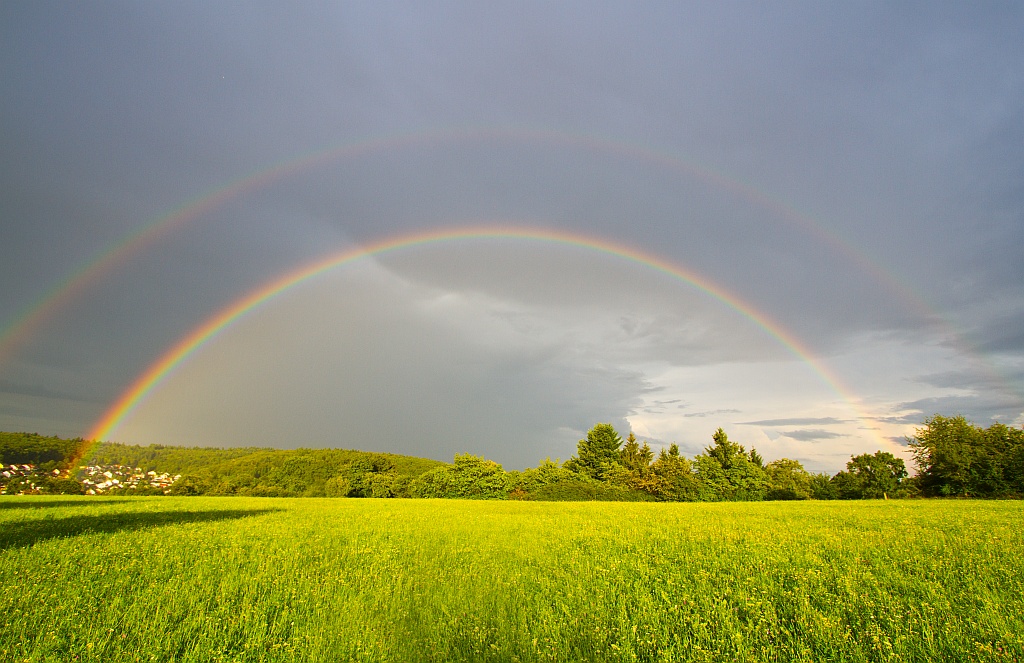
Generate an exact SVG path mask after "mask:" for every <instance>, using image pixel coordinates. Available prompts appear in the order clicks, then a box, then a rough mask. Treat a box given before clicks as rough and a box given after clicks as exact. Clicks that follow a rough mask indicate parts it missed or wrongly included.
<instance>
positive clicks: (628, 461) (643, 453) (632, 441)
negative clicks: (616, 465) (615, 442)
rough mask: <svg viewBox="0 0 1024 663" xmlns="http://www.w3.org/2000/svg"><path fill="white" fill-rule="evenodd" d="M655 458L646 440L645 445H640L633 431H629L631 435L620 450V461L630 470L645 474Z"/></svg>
mask: <svg viewBox="0 0 1024 663" xmlns="http://www.w3.org/2000/svg"><path fill="white" fill-rule="evenodd" d="M653 460H654V452H653V451H651V448H650V447H649V446H648V445H647V443H646V442H644V444H643V446H640V445H639V444H637V442H636V436H635V435H633V431H630V432H629V437H627V438H626V443H625V444H624V445H623V446H622V450H621V451H620V452H619V462H620V463H621V464H622V466H623V467H625V468H626V469H627V470H629V471H630V472H637V473H639V474H640V475H643V474H644V473H646V472H647V470H648V468H649V467H650V465H651V461H653Z"/></svg>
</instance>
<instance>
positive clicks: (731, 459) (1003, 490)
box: [0, 415, 1024, 502]
mask: <svg viewBox="0 0 1024 663" xmlns="http://www.w3.org/2000/svg"><path fill="white" fill-rule="evenodd" d="M907 441H908V445H909V449H910V451H911V454H912V456H913V459H914V464H915V466H916V469H917V474H916V476H913V477H911V476H909V474H908V471H907V468H906V466H905V464H904V461H903V460H902V459H901V458H898V457H897V456H895V455H893V454H891V453H889V452H885V451H877V452H875V453H873V454H867V453H865V454H860V455H855V456H852V457H851V458H850V460H849V462H847V464H846V469H845V470H843V471H840V472H838V473H836V474H835V475H829V474H827V473H817V474H815V473H811V472H808V471H807V470H806V469H804V467H803V465H802V464H801V463H800V462H799V461H797V460H792V459H788V458H780V459H778V460H773V461H771V462H767V463H766V462H765V461H764V459H763V458H762V457H761V455H760V454H759V453H758V452H757V450H756V449H753V448H751V449H750V451H747V450H746V448H745V447H744V446H743V445H742V444H739V443H737V442H735V441H733V440H730V439H729V436H728V435H727V434H726V433H725V431H724V430H722V429H721V428H719V429H718V430H717V431H715V433H714V434H713V435H712V438H711V444H710V445H708V446H707V447H705V448H704V450H703V452H701V453H699V454H697V455H696V456H695V457H694V458H693V459H692V460H691V459H688V458H686V457H685V456H684V455H682V454H681V453H680V451H679V447H678V445H676V444H671V445H669V446H668V447H667V448H663V449H661V450H660V451H659V452H658V453H657V454H655V453H654V451H653V450H652V449H651V448H650V445H649V444H648V443H647V442H643V443H641V442H639V441H638V440H637V439H636V437H635V436H634V435H633V434H632V433H630V434H629V435H628V436H627V437H626V439H625V440H623V439H622V437H621V436H620V435H619V433H618V432H617V431H616V430H615V428H614V427H613V426H612V425H611V424H606V423H601V424H597V425H595V426H594V427H593V428H591V429H590V431H588V433H587V435H586V437H585V438H584V439H582V440H580V441H579V442H578V443H577V449H576V454H575V455H574V456H573V457H572V458H570V459H569V460H567V461H566V462H564V463H561V462H559V461H557V460H556V461H552V460H550V459H545V460H544V461H543V462H541V463H540V464H539V465H538V466H537V467H534V468H529V469H526V470H513V471H506V470H504V469H503V468H502V466H501V465H500V464H498V463H496V462H494V461H492V460H488V459H486V458H483V457H481V456H475V455H472V454H456V455H455V458H454V461H453V462H452V463H450V464H446V463H441V462H439V461H434V460H429V459H424V458H416V457H412V456H400V455H396V454H380V453H371V452H363V451H350V450H343V449H293V450H282V449H258V448H246V449H237V448H236V449H215V448H207V447H195V448H193V447H168V446H162V445H151V446H148V447H140V446H129V445H121V444H112V443H104V444H101V445H97V446H96V448H95V449H94V450H93V451H92V452H91V453H90V455H89V461H88V462H89V463H90V464H101V465H102V464H108V465H123V466H128V467H140V468H142V469H143V470H150V469H152V470H157V471H162V472H170V473H173V474H181V475H182V476H181V478H180V479H179V480H178V481H176V482H175V483H174V485H173V486H171V487H170V488H169V489H168V490H169V493H170V494H177V495H251V496H281V497H288V496H295V497H301V496H305V497H422V498H464V499H525V500H616V501H706V502H710V501H759V500H805V499H818V500H830V499H881V498H906V497H1004V498H1008V497H1017V498H1019V497H1022V496H1024V430H1022V429H1018V428H1012V427H1009V426H1005V425H1003V424H998V423H996V424H993V425H992V426H990V427H989V428H985V429H983V428H981V427H978V426H976V425H974V424H972V423H970V422H969V421H967V420H966V419H964V417H962V416H956V417H943V416H941V415H935V416H933V417H930V418H928V419H926V420H925V421H924V423H923V425H922V426H921V427H920V428H918V429H917V430H916V432H915V435H914V436H912V437H909V438H907ZM85 444H86V442H85V441H83V440H81V439H76V440H62V439H60V438H53V437H43V436H39V435H36V434H25V433H0V462H2V463H3V464H4V465H9V464H12V463H35V464H36V465H37V467H38V468H39V470H40V481H39V482H34V481H32V482H30V481H27V480H25V477H24V476H22V477H21V478H20V479H19V481H22V483H23V484H24V485H30V484H31V485H32V486H34V490H35V491H36V492H42V493H46V492H53V493H56V492H75V490H73V489H74V488H76V487H75V486H72V483H73V482H70V478H71V477H73V476H74V469H75V468H70V467H64V466H63V465H62V463H64V464H66V463H67V462H68V461H70V460H71V459H72V458H74V457H76V454H77V453H78V451H79V450H80V449H81V448H83V446H82V445H85ZM54 469H62V476H60V477H57V476H49V473H50V472H51V471H52V470H54ZM44 475H46V476H44ZM12 479H13V477H12ZM10 480H11V479H9V481H10ZM2 481H3V479H2V478H0V482H2Z"/></svg>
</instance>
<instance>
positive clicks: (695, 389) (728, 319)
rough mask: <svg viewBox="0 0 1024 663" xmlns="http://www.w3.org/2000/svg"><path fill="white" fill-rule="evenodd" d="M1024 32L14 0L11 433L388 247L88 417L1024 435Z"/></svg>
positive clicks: (466, 446) (497, 450)
mask: <svg viewBox="0 0 1024 663" xmlns="http://www.w3.org/2000/svg"><path fill="white" fill-rule="evenodd" d="M1021 34H1024V8H1022V6H1021V5H1020V4H1019V3H990V4H985V5H982V6H978V5H975V4H970V5H968V4H967V3H960V4H958V5H954V6H949V5H947V4H946V3H937V2H924V3H847V4H838V3H824V4H823V3H818V2H807V3H788V2H787V3H770V5H766V4H764V3H732V2H725V3H723V2H709V3H685V4H684V3H657V4H656V3H648V4H637V3H620V4H609V3H595V2H586V3H578V4H574V3H558V4H552V3H538V4H529V3H522V2H516V3H507V4H501V3H485V4H481V3H469V2H467V3H443V4H438V3H410V4H395V3H384V2H368V3H325V4H324V5H315V4H303V5H299V4H296V3H285V4H282V3H265V4H262V5H260V4H254V3H208V2H195V3H188V2H173V3H172V2H146V3H139V2H130V3H124V4H119V3H114V2H92V3H47V2H7V3H3V5H2V6H0V35H2V36H0V122H2V126H3V128H4V130H3V131H2V132H0V283H2V284H3V287H2V288H0V430H13V431H35V432H39V433H43V434H57V435H62V436H75V435H86V434H88V433H89V432H90V431H94V430H96V425H97V422H99V421H101V419H102V418H103V416H104V414H105V413H107V412H108V411H109V410H110V409H111V408H112V407H113V406H114V404H115V403H116V402H117V401H118V398H119V397H120V396H121V395H122V394H124V393H125V392H126V391H127V390H129V389H130V388H131V387H132V385H133V384H135V383H136V382H137V380H138V379H139V377H140V376H141V375H143V374H144V373H145V372H146V371H147V369H149V368H150V367H151V366H152V365H153V364H154V363H155V362H157V361H158V360H160V359H161V357H164V356H165V355H166V354H167V353H168V352H169V351H170V350H171V349H172V348H173V347H174V346H175V345H176V344H177V343H179V342H180V341H182V339H185V338H187V337H188V336H189V334H191V333H192V332H193V331H194V330H196V329H197V328H199V327H201V326H202V325H203V324H204V323H205V322H206V321H208V320H210V319H211V318H212V317H213V316H216V315H217V314H218V313H219V312H222V311H224V310H226V309H227V308H228V307H230V306H231V305H232V304H234V303H235V302H237V301H239V300H241V299H242V298H244V297H246V296H247V295H250V294H251V293H255V292H259V291H260V290H261V289H262V288H265V286H266V285H267V284H269V283H272V282H274V281H275V280H276V279H279V278H281V277H282V276H283V275H286V274H289V273H294V272H295V271H296V270H301V269H302V268H303V267H304V266H307V265H311V264H315V263H316V262H317V261H320V260H324V259H327V258H329V257H331V256H335V255H346V252H350V253H351V252H353V251H354V252H358V251H360V249H363V248H368V249H373V248H374V247H381V246H386V245H390V246H393V247H394V248H393V249H392V250H388V251H372V250H371V251H370V252H369V253H368V254H367V255H364V256H363V257H360V258H358V259H355V260H351V261H347V262H344V263H342V264H340V265H339V266H337V267H335V268H333V269H328V270H325V271H323V272H322V273H320V274H318V275H316V276H313V277H310V278H308V279H305V280H303V281H302V282H301V283H299V284H297V285H295V286H294V287H290V288H286V289H285V290H284V291H282V292H281V293H279V294H278V295H276V296H274V297H270V298H267V299H266V300H265V301H262V303H260V304H259V305H258V306H255V307H253V308H251V309H250V310H249V311H248V312H247V313H245V314H244V315H242V316H240V317H238V318H237V319H235V320H233V321H232V322H231V323H230V324H228V325H226V326H225V327H224V328H223V329H221V330H220V332H219V333H217V334H216V335H214V336H213V337H212V338H211V339H210V340H209V341H207V342H205V343H203V344H202V345H200V346H199V347H198V348H197V349H196V350H195V351H194V352H191V353H190V354H189V355H188V356H187V357H186V358H185V359H184V360H183V361H181V362H179V363H178V364H177V365H176V366H175V367H174V368H173V370H171V371H169V372H168V373H167V375H166V376H165V377H164V379H162V380H161V381H159V382H158V383H157V384H156V385H155V386H154V387H153V388H152V389H150V390H148V392H147V393H146V394H145V395H144V397H143V398H142V399H141V400H140V401H139V402H138V403H137V404H136V405H135V407H134V408H133V409H131V411H130V412H129V413H128V414H127V416H125V417H123V418H122V419H120V421H119V422H118V424H117V425H116V426H114V427H113V428H112V429H111V430H110V431H109V435H108V437H109V439H111V440H116V441H120V442H125V443H133V444H150V443H162V444H198V445H216V446H239V445H245V446H279V447H286V448H293V447H303V446H304V447H310V446H312V447H319V446H331V447H345V448H359V449H368V450H380V451H391V452H395V453H408V454H416V455H423V456H429V457H433V458H438V459H442V460H450V459H451V456H452V454H454V453H456V452H471V453H475V454H479V455H485V456H487V457H489V458H493V459H495V460H498V461H499V462H502V463H504V464H505V466H506V467H507V468H522V467H526V466H532V465H535V464H536V463H537V462H538V461H539V460H541V459H543V458H544V457H545V456H550V457H552V458H556V457H560V458H562V459H565V458H568V457H569V456H570V455H571V454H572V453H573V452H574V450H575V444H576V440H578V439H579V438H580V437H581V436H582V435H583V434H584V433H585V431H586V430H587V429H588V428H589V427H590V426H591V425H593V424H594V423H597V422H603V421H608V422H612V423H614V424H615V425H616V426H617V427H618V428H619V430H620V431H621V432H623V434H625V432H626V431H628V430H630V429H631V430H633V431H634V432H635V433H636V434H637V436H638V437H640V438H641V439H645V440H649V441H650V442H651V444H652V446H654V447H655V448H658V447H660V446H661V445H665V444H668V443H671V442H678V443H679V445H680V447H681V448H682V449H683V450H684V451H685V452H686V453H687V454H688V455H691V456H692V455H693V454H695V453H699V452H700V451H701V450H702V448H703V447H704V446H706V445H707V444H709V443H710V440H711V434H712V433H713V431H714V430H715V429H716V428H717V427H719V426H721V427H723V428H725V429H726V431H727V432H728V433H729V434H730V437H731V438H733V439H736V440H738V441H739V442H741V443H743V444H745V445H747V447H748V448H749V447H751V446H753V447H756V448H757V449H758V450H759V451H760V452H761V453H762V455H763V456H764V457H765V458H767V459H774V458H779V457H790V458H797V459H799V460H801V461H802V462H804V464H805V466H807V467H808V468H809V469H812V470H815V471H829V472H835V471H837V470H839V469H841V468H842V467H843V466H844V464H845V462H846V460H848V459H849V457H850V455H851V454H856V453H862V452H873V451H875V450H877V449H880V448H881V449H885V450H889V451H894V452H901V450H903V449H904V446H903V445H904V441H903V436H904V435H907V434H910V433H912V432H913V430H914V427H915V425H919V424H920V422H921V421H922V419H923V418H924V417H926V416H929V415H931V414H933V413H942V414H947V415H952V414H958V413H962V414H964V415H966V416H968V417H969V418H971V419H972V420H974V421H975V422H976V423H978V424H981V425H986V426H987V425H989V424H990V423H991V422H993V421H995V420H998V421H1002V422H1004V423H1013V424H1015V425H1018V426H1020V425H1022V424H1024V252H1022V251H1021V247H1022V246H1024V187H1022V182H1024V150H1022V149H1021V146H1022V145H1024V48H1022V46H1021V43H1022V42H1021V38H1020V37H1021ZM460 232H462V234H461V235H460ZM467 233H468V235H471V236H467ZM424 235H433V236H435V237H441V238H440V239H435V240H434V241H429V242H414V241H411V238H415V237H421V236H424ZM553 237H561V238H563V240H565V241H555V240H553V239H552V238H553ZM599 247H603V248H599Z"/></svg>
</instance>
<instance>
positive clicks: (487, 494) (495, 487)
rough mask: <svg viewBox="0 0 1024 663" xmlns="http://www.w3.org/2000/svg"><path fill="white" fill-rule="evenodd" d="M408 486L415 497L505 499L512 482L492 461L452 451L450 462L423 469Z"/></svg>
mask: <svg viewBox="0 0 1024 663" xmlns="http://www.w3.org/2000/svg"><path fill="white" fill-rule="evenodd" d="M410 488H411V490H412V491H414V492H415V494H416V495H418V496H419V497H442V498H444V497H447V498H453V497H455V498H458V497H468V498H476V499H506V498H507V497H508V494H509V492H510V491H511V490H512V481H511V477H509V475H508V474H507V473H506V472H505V470H503V469H502V467H501V465H499V464H498V463H495V462H494V461H493V460H487V459H486V458H484V457H482V456H474V455H472V454H455V460H454V462H453V463H452V464H451V465H443V466H441V467H438V468H435V469H433V470H429V471H427V472H425V473H424V474H423V475H421V476H420V477H419V478H417V479H415V480H414V481H413V482H412V485H411V487H410Z"/></svg>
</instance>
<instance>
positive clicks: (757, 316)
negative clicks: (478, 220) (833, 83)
mask: <svg viewBox="0 0 1024 663" xmlns="http://www.w3.org/2000/svg"><path fill="white" fill-rule="evenodd" d="M472 239H514V240H521V241H534V242H547V243H555V244H563V245H568V246H574V247H581V248H585V249H590V250H593V251H599V252H601V253H605V254H610V255H613V256H617V257H619V258H622V259H625V260H628V261H632V262H636V263H640V264H642V265H645V266H647V267H650V268H652V269H654V270H657V271H659V272H661V273H664V274H667V275H669V276H670V277H673V278H676V279H679V280H682V281H684V282H686V283H688V284H689V285H690V286H692V287H694V288H696V289H698V290H700V291H701V292H704V293H706V294H707V295H710V296H711V297H713V298H715V299H717V300H719V301H721V302H722V303H724V304H725V305H727V306H728V307H730V308H732V309H733V310H735V311H736V312H737V313H739V314H740V315H742V316H743V317H745V318H746V319H748V320H749V321H751V322H752V323H754V324H755V325H757V326H758V327H760V328H761V329H762V330H764V331H765V332H766V333H767V334H769V335H770V336H771V337H773V338H774V339H776V340H777V341H778V342H779V343H781V344H782V345H783V346H785V347H786V348H787V349H788V350H789V351H790V352H792V353H793V354H794V355H795V356H797V357H798V358H800V359H801V360H803V361H804V362H806V363H807V364H808V365H809V366H810V367H811V368H812V369H813V370H814V371H815V372H816V373H817V374H818V375H819V376H820V378H821V379H822V380H823V381H824V382H825V383H826V384H827V385H829V386H830V387H831V388H832V389H834V390H835V391H836V393H838V394H839V395H840V396H841V397H842V398H843V399H844V400H845V401H846V402H847V403H848V404H849V406H850V408H851V410H852V411H853V412H854V413H855V414H856V416H857V417H858V418H859V419H860V420H861V421H862V422H864V424H865V426H866V427H870V417H868V416H867V415H865V414H864V413H863V412H861V411H860V410H859V408H858V406H857V405H856V399H855V398H854V397H853V396H852V394H851V393H850V391H849V390H848V389H847V388H846V387H845V386H843V385H842V383H841V382H840V380H839V379H838V378H837V377H836V376H834V375H832V373H831V372H830V371H829V370H828V368H827V367H826V366H825V365H824V364H822V362H820V361H819V360H817V359H816V358H815V357H814V355H813V354H812V353H811V352H810V351H809V350H808V349H807V348H806V347H805V346H804V344H803V343H801V342H800V341H799V340H798V339H797V338H796V337H795V336H794V335H793V334H791V333H790V332H788V331H786V330H785V329H783V328H782V327H781V326H780V325H778V324H776V323H774V322H772V321H771V320H770V319H769V318H768V317H767V316H766V315H764V314H763V313H761V312H760V311H758V310H756V309H755V308H754V307H753V306H751V305H750V304H748V303H746V302H744V301H743V300H742V299H740V298H739V297H737V296H736V295H735V294H733V293H730V292H728V291H727V290H726V289H725V288H723V287H722V286H720V285H717V284H715V283H713V282H711V281H710V280H708V279H707V278H705V277H703V276H701V275H699V274H697V273H695V272H692V271H689V270H687V269H684V268H682V267H679V266H677V265H674V264H672V263H670V262H668V261H666V260H664V259H662V258H660V257H657V256H655V255H652V254H650V253H646V252H642V251H640V250H637V249H635V248H631V247H625V246H621V245H617V244H612V243H611V242H608V241H606V240H603V239H600V238H595V237H587V236H584V235H580V234H570V233H566V232H559V231H553V230H548V229H539V228H528V227H522V226H515V227H510V226H507V225H504V226H471V227H462V228H454V229H451V228H449V229H444V230H436V231H432V232H424V233H416V234H411V235H403V236H400V237H392V238H389V239H385V240H382V241H380V242H378V243H376V244H373V245H370V246H365V247H358V248H352V249H346V250H344V251H342V252H340V253H336V254H332V255H330V256H328V257H326V258H322V259H320V260H317V261H315V262H313V263H310V264H307V265H304V266H303V267H301V268H299V269H296V270H294V271H291V272H288V273H286V274H284V275H282V276H279V277H277V278H275V279H273V280H272V281H269V282H268V283H265V284H263V285H262V286H260V287H259V288H256V289H255V290H253V291H251V292H249V293H248V294H247V295H245V296H244V297H242V298H241V299H238V300H236V301H235V302H234V303H232V304H231V305H230V306H228V307H226V308H225V309H223V310H222V311H220V312H219V313H217V314H216V315H214V316H213V317H211V318H209V319H208V320H207V321H206V322H204V323H203V324H202V325H200V326H199V327H197V328H196V329H194V330H193V331H192V332H191V333H189V334H188V335H187V336H185V337H184V338H183V339H181V340H180V341H179V342H178V343H177V344H176V345H174V346H173V347H172V348H171V349H170V350H168V351H167V352H165V353H164V355H163V356H162V357H160V359H159V360H157V361H156V362H155V363H154V364H152V365H151V366H150V367H149V368H148V369H146V371H145V372H144V373H142V374H141V375H140V376H139V377H138V378H137V379H136V380H135V382H134V383H133V384H132V385H131V386H130V387H129V388H128V389H127V390H126V391H125V392H124V393H123V394H122V395H121V396H120V397H119V398H118V399H117V400H116V401H115V402H114V404H113V405H111V406H110V408H109V409H108V410H107V411H106V413H105V414H104V415H103V416H102V417H101V418H100V419H99V420H98V421H97V422H96V423H95V425H94V426H93V427H92V429H91V430H90V431H89V432H88V434H87V435H86V439H89V440H92V444H96V443H98V442H99V441H101V440H104V439H107V438H109V437H110V435H111V433H112V432H113V431H114V430H115V429H116V428H117V426H118V425H119V424H120V423H121V422H122V421H123V420H124V419H125V417H127V416H128V415H129V414H130V413H131V412H132V410H133V409H134V408H135V407H136V406H137V405H139V403H141V402H142V401H143V399H144V398H145V397H146V395H147V394H149V393H150V392H151V391H152V390H153V389H154V388H155V387H157V386H158V385H159V384H160V383H161V381H163V380H164V379H165V378H166V377H167V376H168V375H169V374H170V373H171V372H172V371H173V370H174V369H175V367H177V366H179V365H180V364H181V363H182V362H183V361H184V360H185V359H187V358H188V357H189V356H190V355H192V354H193V353H194V352H196V351H197V350H198V349H199V348H201V347H202V346H203V345H204V344H205V343H207V342H208V341H209V340H210V339H212V338H213V337H215V336H216V335H217V334H218V333H220V332H221V331H222V330H224V329H225V328H226V327H228V326H229V325H231V323H232V322H234V321H235V320H237V319H239V318H240V317H242V316H243V315H245V314H246V313H247V312H249V311H251V310H252V309H254V308H256V307H258V306H259V305H261V304H263V303H264V302H266V301H268V300H270V299H271V298H273V297H275V296H277V295H279V294H281V293H283V292H285V291H286V290H288V289H289V288H292V287H294V286H296V285H298V284H300V283H302V282H304V281H307V280H309V279H311V278H313V277H316V276H317V275H319V274H322V273H324V272H326V271H328V270H330V269H333V268H336V267H340V266H342V265H345V264H348V263H351V262H353V261H355V260H358V259H360V258H366V257H369V256H374V255H380V254H383V253H386V252H390V251H396V250H399V249H406V248H411V247H415V246H419V245H424V244H431V243H438V242H446V241H456V240H472ZM875 437H876V439H877V440H878V441H879V442H880V444H882V445H883V446H886V447H888V446H891V445H890V444H889V443H888V442H887V441H886V440H885V439H884V438H881V437H880V436H878V435H877V434H875ZM87 450H88V449H83V453H86V452H87Z"/></svg>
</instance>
